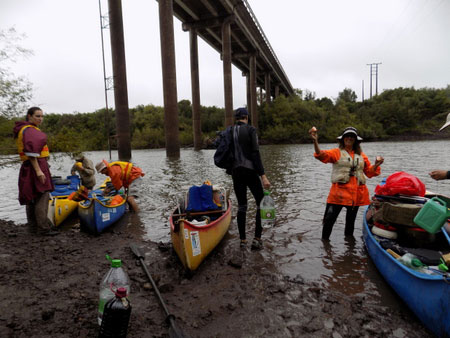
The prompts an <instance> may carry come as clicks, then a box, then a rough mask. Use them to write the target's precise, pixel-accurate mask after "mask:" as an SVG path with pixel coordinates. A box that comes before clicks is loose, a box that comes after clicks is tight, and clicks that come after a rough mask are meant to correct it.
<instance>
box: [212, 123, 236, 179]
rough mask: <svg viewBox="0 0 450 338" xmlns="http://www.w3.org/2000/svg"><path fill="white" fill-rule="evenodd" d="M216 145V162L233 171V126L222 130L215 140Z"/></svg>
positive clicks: (220, 166)
mask: <svg viewBox="0 0 450 338" xmlns="http://www.w3.org/2000/svg"><path fill="white" fill-rule="evenodd" d="M214 146H215V147H216V148H217V149H216V152H215V153H214V164H215V165H216V166H218V167H219V168H222V169H227V172H229V171H231V168H232V166H233V160H234V155H233V127H232V126H230V127H228V128H227V129H225V130H223V131H221V132H220V133H219V135H218V136H217V138H216V140H215V141H214Z"/></svg>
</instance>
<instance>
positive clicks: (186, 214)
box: [172, 209, 225, 217]
mask: <svg viewBox="0 0 450 338" xmlns="http://www.w3.org/2000/svg"><path fill="white" fill-rule="evenodd" d="M222 212H225V210H222V209H219V210H209V211H198V212H185V213H183V214H173V215H172V217H183V216H199V215H210V214H219V213H222Z"/></svg>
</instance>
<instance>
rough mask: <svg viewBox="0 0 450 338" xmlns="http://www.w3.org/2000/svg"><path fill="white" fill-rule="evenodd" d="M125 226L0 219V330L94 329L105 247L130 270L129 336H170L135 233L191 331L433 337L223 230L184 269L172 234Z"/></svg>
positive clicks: (38, 333)
mask: <svg viewBox="0 0 450 338" xmlns="http://www.w3.org/2000/svg"><path fill="white" fill-rule="evenodd" d="M129 227H132V226H130V225H125V226H122V227H116V228H114V230H112V231H109V232H106V233H104V234H102V235H101V236H98V237H96V236H93V235H90V234H86V233H83V232H80V231H79V228H78V226H77V224H75V225H74V226H72V227H70V228H69V229H65V230H64V231H62V232H61V234H60V235H58V236H55V237H40V236H37V235H34V234H31V233H30V232H29V230H28V228H27V226H26V225H23V224H14V223H13V222H7V221H0V258H1V259H0V265H1V266H0V270H1V271H2V273H1V274H0V291H1V295H2V298H3V299H2V301H1V302H0V336H1V337H96V336H97V334H98V325H97V321H96V315H97V312H96V310H97V304H98V287H99V283H100V280H101V278H102V276H103V274H104V273H106V271H107V270H108V268H109V267H108V262H107V261H106V259H105V254H107V253H108V254H110V255H111V256H112V257H114V258H121V259H122V260H123V264H124V267H125V268H126V270H127V271H128V274H129V276H130V278H131V282H132V290H131V303H132V306H133V309H132V315H131V321H130V328H129V334H128V337H166V336H168V327H167V325H166V324H165V323H164V317H165V316H164V312H163V310H162V308H161V306H160V304H159V302H158V300H157V298H156V296H155V293H154V292H153V290H152V289H151V285H150V283H149V281H148V279H147V277H146V275H145V273H144V272H143V270H142V268H141V266H140V265H139V264H138V263H137V262H136V260H135V259H134V257H133V255H132V253H131V251H130V249H129V244H130V243H132V242H134V243H137V244H138V246H139V247H140V248H141V249H142V250H143V251H144V252H145V253H146V264H147V266H148V269H149V271H150V273H151V274H152V276H153V278H154V280H155V281H156V283H157V285H158V288H159V290H160V292H161V294H162V297H163V298H164V300H165V302H166V305H167V307H168V308H169V310H170V311H171V312H172V313H173V314H174V315H175V317H176V323H177V324H178V325H179V327H180V328H181V329H182V330H183V331H184V332H185V333H186V334H188V335H189V336H191V337H263V336H264V337H299V336H305V337H336V338H337V337H364V336H365V337H422V338H423V337H431V334H430V333H429V332H428V331H427V330H426V329H425V328H424V327H423V326H422V325H421V324H420V323H419V322H418V320H417V319H415V318H414V317H413V315H412V314H411V313H409V312H405V311H404V310H402V311H394V312H393V311H392V309H389V308H387V307H382V306H379V305H378V304H371V303H370V302H369V301H367V300H366V297H365V296H358V295H356V296H351V297H348V296H344V295H343V294H340V293H339V292H336V291H333V292H331V291H330V290H327V289H324V288H321V287H319V286H318V284H316V283H311V282H305V279H304V278H303V276H302V275H301V274H300V275H298V276H296V277H295V278H292V277H289V278H288V277H286V276H283V275H282V274H280V273H279V272H278V271H277V262H275V261H273V260H272V259H271V258H270V257H269V258H267V256H268V255H262V253H261V252H254V251H250V249H248V250H245V251H243V252H242V251H241V250H240V249H239V248H238V241H237V240H236V238H232V237H231V236H230V235H227V236H226V237H225V239H224V241H223V242H222V243H221V245H220V246H219V247H218V248H217V250H215V251H214V252H213V254H212V255H211V256H210V257H209V258H208V259H207V260H206V261H205V262H203V264H202V265H201V266H200V268H199V270H198V271H196V273H195V274H193V275H192V276H186V275H185V273H184V271H183V269H182V268H181V266H180V263H179V261H178V260H177V258H176V256H175V255H174V253H173V252H172V250H171V244H170V243H154V242H150V241H144V240H143V239H142V238H143V237H142V234H143V229H136V228H134V229H130V228H129ZM266 245H268V244H267V243H266Z"/></svg>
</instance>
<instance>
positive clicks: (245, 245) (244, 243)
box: [240, 239, 247, 249]
mask: <svg viewBox="0 0 450 338" xmlns="http://www.w3.org/2000/svg"><path fill="white" fill-rule="evenodd" d="M240 247H241V249H245V248H246V247H247V240H246V239H241V244H240Z"/></svg>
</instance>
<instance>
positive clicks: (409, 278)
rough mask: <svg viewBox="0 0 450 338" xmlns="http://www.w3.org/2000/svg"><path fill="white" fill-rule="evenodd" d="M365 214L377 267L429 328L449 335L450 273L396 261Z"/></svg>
mask: <svg viewBox="0 0 450 338" xmlns="http://www.w3.org/2000/svg"><path fill="white" fill-rule="evenodd" d="M367 210H368V209H366V213H367ZM365 216H366V215H365V214H364V217H363V238H364V243H365V245H366V248H367V251H368V253H369V256H370V258H371V259H372V261H373V262H374V263H375V265H376V267H377V269H378V270H379V271H380V273H381V274H382V275H383V277H384V279H385V280H386V281H387V282H388V283H389V285H390V286H391V287H392V288H393V289H394V290H395V292H396V293H397V294H398V295H399V296H400V297H401V298H402V299H403V301H404V302H405V303H406V304H407V305H408V307H409V308H410V309H411V310H412V311H413V312H414V313H415V314H416V316H417V317H418V318H419V319H420V320H421V321H422V323H423V324H424V325H425V326H426V327H427V328H428V329H429V330H431V331H432V332H433V333H434V334H435V335H437V336H438V337H449V336H450V275H449V274H435V275H429V274H425V273H422V272H418V271H416V270H413V269H411V268H409V267H407V266H405V265H403V264H402V263H400V262H399V261H397V260H396V259H395V258H394V257H392V256H391V255H390V254H389V253H388V252H387V251H386V250H384V249H383V248H382V247H381V245H380V244H379V243H378V241H377V239H376V237H375V236H374V235H373V234H372V232H371V230H370V229H369V226H368V224H367V221H366V217H365ZM443 233H444V234H445V236H446V238H447V241H448V242H449V247H450V238H449V236H448V234H447V232H446V231H445V230H443Z"/></svg>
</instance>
